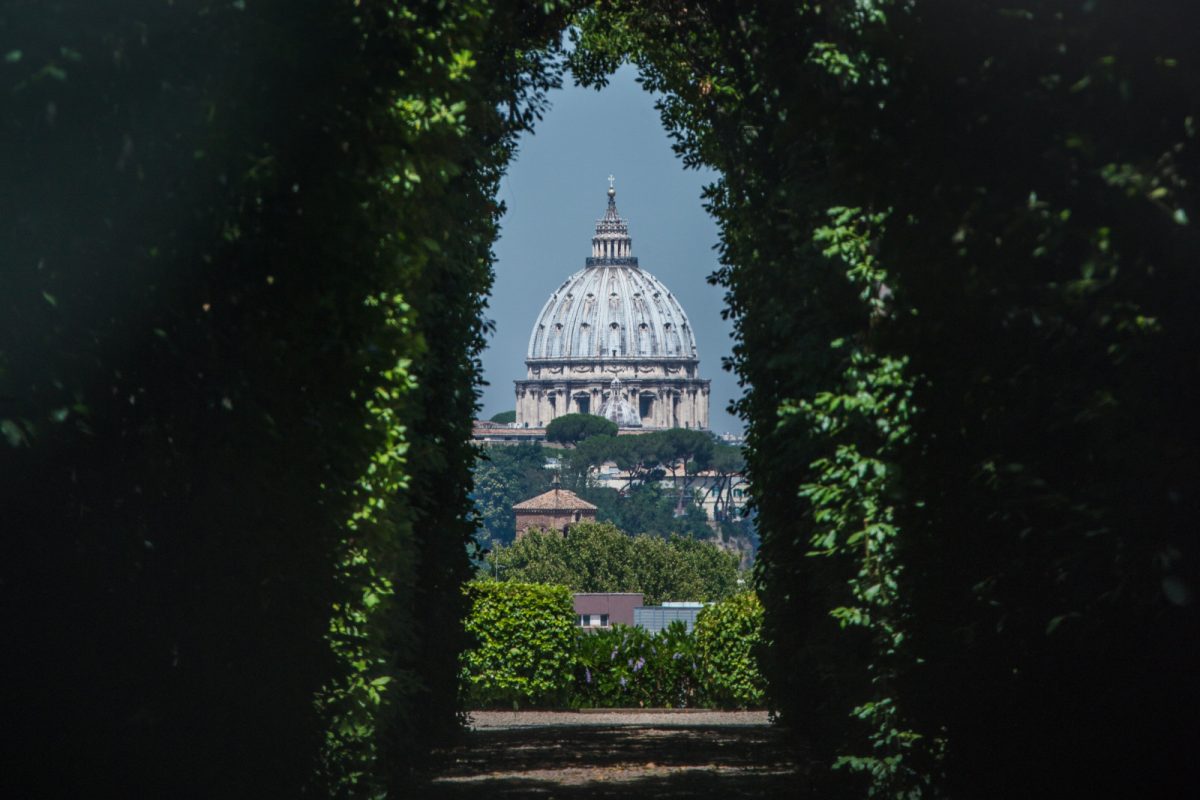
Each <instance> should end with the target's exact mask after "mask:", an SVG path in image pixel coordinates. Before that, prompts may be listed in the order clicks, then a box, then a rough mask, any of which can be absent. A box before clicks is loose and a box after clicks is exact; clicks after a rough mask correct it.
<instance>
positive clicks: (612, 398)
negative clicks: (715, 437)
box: [515, 186, 710, 430]
mask: <svg viewBox="0 0 1200 800" xmlns="http://www.w3.org/2000/svg"><path fill="white" fill-rule="evenodd" d="M699 367H700V359H699V355H698V354H697V351H696V338H695V336H694V335H693V333H692V327H691V323H690V322H689V321H688V318H687V314H685V313H684V311H683V306H681V305H680V304H679V301H678V300H677V299H676V298H675V297H674V295H672V294H671V292H670V291H669V290H668V289H667V287H666V286H664V285H663V284H662V282H660V281H659V280H658V279H657V278H655V277H654V276H653V275H651V274H650V273H649V272H646V271H644V270H643V269H641V268H640V267H639V265H638V260H637V257H636V256H634V255H633V240H632V239H631V238H630V236H629V226H628V225H627V224H626V222H625V220H623V219H622V218H621V216H620V214H618V213H617V203H616V190H615V189H613V188H612V187H611V186H609V189H608V210H607V211H606V212H605V214H604V216H603V217H602V218H601V219H599V220H598V221H597V222H596V233H595V236H594V237H593V238H592V255H591V256H590V257H589V258H588V259H587V261H586V264H585V266H584V268H583V269H582V270H580V271H579V272H576V273H575V274H574V275H572V276H571V277H569V278H567V280H566V281H565V282H564V283H563V284H562V286H560V287H558V289H556V290H555V291H554V292H553V293H552V294H551V295H550V298H549V299H548V300H547V301H546V304H545V306H544V307H543V308H542V312H541V314H539V315H538V318H537V320H536V321H535V322H534V325H533V331H532V332H531V333H530V336H529V349H528V351H527V354H526V359H525V369H526V376H525V379H524V380H519V381H515V384H516V402H517V427H521V428H542V427H545V426H546V425H547V424H548V423H549V422H550V421H551V420H553V419H555V418H556V417H560V416H563V415H564V414H597V415H600V416H604V417H607V418H608V419H611V420H613V421H614V422H616V423H617V424H618V425H619V426H620V427H622V428H627V429H628V428H635V429H636V428H641V429H661V428H700V429H703V430H707V429H708V425H709V423H708V400H709V383H710V382H709V381H707V380H705V379H703V378H701V377H700V376H699Z"/></svg>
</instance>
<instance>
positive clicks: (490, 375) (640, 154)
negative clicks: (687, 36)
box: [482, 66, 742, 433]
mask: <svg viewBox="0 0 1200 800" xmlns="http://www.w3.org/2000/svg"><path fill="white" fill-rule="evenodd" d="M635 76H636V71H635V70H634V69H633V68H632V67H628V66H626V67H622V68H621V70H620V71H619V72H617V74H616V75H614V76H613V79H612V81H611V82H610V83H609V85H608V86H607V87H606V88H604V89H602V90H601V91H599V92H597V91H595V90H594V89H584V88H581V87H576V86H570V85H568V86H566V87H564V88H563V89H562V90H560V91H558V92H555V93H554V94H553V95H552V97H551V102H552V103H553V105H552V107H551V109H550V110H549V112H548V113H547V114H546V116H545V118H544V119H543V120H542V121H541V122H540V123H539V124H538V125H537V126H536V130H535V132H534V133H533V134H526V135H525V136H524V137H523V138H522V139H521V142H520V149H519V151H518V153H517V158H516V160H515V162H514V163H512V164H511V165H510V166H509V169H508V174H507V175H506V176H505V177H504V179H503V180H502V182H501V184H500V199H501V200H503V201H504V203H505V205H506V207H507V212H506V213H505V215H504V217H503V219H502V220H501V235H500V240H499V241H498V242H497V244H496V247H495V252H496V283H495V286H494V287H493V290H492V297H491V300H490V301H489V309H488V316H489V318H490V319H492V320H493V321H494V322H495V325H496V330H495V332H494V333H493V334H492V335H491V337H490V339H489V343H488V348H487V350H486V351H485V352H484V354H483V369H484V379H485V380H486V381H487V382H488V383H489V384H490V385H488V386H485V387H484V391H483V413H482V417H483V418H484V419H487V418H488V417H490V416H492V415H493V414H497V413H499V412H501V411H507V410H510V409H512V408H514V407H515V399H514V390H513V381H514V380H517V379H519V378H523V377H524V376H525V351H526V348H527V347H528V346H529V334H530V331H531V329H532V327H533V324H534V321H535V320H536V319H537V315H538V313H539V312H540V311H541V310H542V306H543V305H544V304H545V302H546V299H547V298H548V297H549V296H550V293H551V292H553V291H554V290H555V289H557V288H558V286H559V285H560V284H561V283H562V282H563V281H564V280H566V279H567V277H568V276H570V275H571V274H572V273H574V272H577V271H578V270H580V269H583V263H584V259H585V258H586V257H587V256H589V255H590V254H591V243H592V234H593V232H594V230H595V226H596V220H597V219H598V218H600V217H602V216H603V215H604V209H605V207H606V205H607V202H608V197H607V195H606V194H605V193H606V192H607V191H608V176H609V175H610V174H611V175H612V176H613V177H614V178H615V179H616V181H615V186H616V190H617V209H618V210H619V211H620V213H621V216H622V217H624V218H625V220H626V222H628V223H629V234H630V236H631V237H632V238H633V254H634V255H635V256H637V257H638V262H639V265H640V266H641V268H642V269H643V270H646V271H647V272H650V273H651V274H652V275H654V276H655V277H657V278H658V279H659V280H661V281H662V282H663V283H664V284H666V286H667V288H668V289H670V290H671V291H672V292H673V293H674V295H675V297H676V298H678V299H679V302H680V303H681V304H682V305H683V310H684V311H685V312H686V313H687V315H688V319H689V320H691V323H692V330H693V331H695V334H696V347H697V349H698V350H699V354H700V376H701V377H704V378H709V379H711V380H712V399H711V402H710V412H709V413H710V424H711V427H712V430H713V431H714V432H716V433H724V432H740V431H741V430H742V426H741V423H740V422H739V421H738V420H737V419H736V418H735V417H733V416H732V415H730V414H729V413H728V412H727V411H726V407H727V406H728V405H729V402H730V400H732V399H733V398H734V397H735V396H736V395H737V394H738V392H739V390H738V386H737V381H736V379H735V378H734V377H733V376H732V375H731V374H730V373H727V372H725V371H724V370H722V369H721V360H722V358H724V357H726V356H728V355H730V349H731V345H732V340H731V338H730V334H731V331H732V326H731V325H730V323H728V322H726V321H725V320H723V319H721V308H722V307H723V305H724V302H723V300H722V294H723V293H722V290H721V289H720V288H718V287H714V286H710V285H709V284H708V282H707V281H706V278H707V277H708V276H709V275H710V274H711V273H712V272H713V271H714V270H716V268H717V266H718V264H717V253H716V251H715V250H714V249H713V248H714V246H715V245H716V244H717V240H718V232H717V226H716V223H715V222H713V220H712V219H711V218H710V217H709V216H708V214H706V213H705V211H704V208H703V206H702V205H701V200H700V193H701V189H702V188H703V186H704V185H705V184H706V183H710V182H712V180H713V178H714V175H713V173H711V172H699V171H696V170H685V169H684V168H683V164H682V162H681V161H680V160H679V159H678V158H676V156H675V154H674V153H673V152H672V151H671V145H670V140H669V139H668V138H667V135H666V133H665V132H664V131H663V128H662V125H661V123H660V122H659V117H658V112H657V111H655V109H654V98H653V97H652V96H651V95H650V94H649V93H648V92H646V91H644V90H643V89H642V88H641V86H639V85H638V84H637V82H636V81H635V80H634V78H635Z"/></svg>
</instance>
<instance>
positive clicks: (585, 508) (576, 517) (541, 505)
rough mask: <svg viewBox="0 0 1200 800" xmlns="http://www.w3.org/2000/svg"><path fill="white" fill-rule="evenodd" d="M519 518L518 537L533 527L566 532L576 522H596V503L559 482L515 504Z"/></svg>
mask: <svg viewBox="0 0 1200 800" xmlns="http://www.w3.org/2000/svg"><path fill="white" fill-rule="evenodd" d="M513 514H514V515H515V516H516V518H517V539H518V541H519V540H520V539H521V538H522V537H524V536H525V534H526V533H528V532H529V531H530V530H531V529H541V530H548V531H558V532H559V533H561V534H563V535H564V536H565V535H566V534H567V529H568V528H570V527H571V526H572V525H573V524H575V523H576V522H595V521H596V507H595V506H594V505H592V504H591V503H589V502H588V501H587V500H584V499H583V498H582V497H580V496H579V495H577V494H575V493H574V492H572V491H570V490H568V489H563V488H562V487H560V486H559V485H558V483H557V481H556V482H555V484H554V488H552V489H551V490H550V491H548V492H543V493H542V494H539V495H538V496H537V497H531V498H530V499H528V500H525V501H524V502H521V503H517V504H516V505H515V506H513Z"/></svg>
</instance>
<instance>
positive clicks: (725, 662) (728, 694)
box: [693, 592, 766, 708]
mask: <svg viewBox="0 0 1200 800" xmlns="http://www.w3.org/2000/svg"><path fill="white" fill-rule="evenodd" d="M762 626H763V607H762V604H761V603H760V602H759V601H758V595H756V594H754V593H753V592H745V593H743V594H739V595H737V596H736V597H731V598H729V599H728V600H726V601H724V602H721V603H717V604H716V605H712V606H708V607H707V608H705V609H704V610H703V611H701V612H700V615H699V616H698V617H697V618H696V629H695V631H693V636H694V637H695V640H696V645H695V646H696V655H697V660H698V661H699V664H700V673H699V676H698V678H699V681H700V684H701V685H702V686H703V687H704V691H705V693H706V697H707V699H708V701H709V702H710V703H711V704H712V705H715V706H720V707H722V708H725V707H730V706H736V707H738V708H751V707H759V706H761V705H762V704H763V701H764V700H765V697H766V695H765V690H766V684H765V681H764V680H763V676H762V673H761V672H759V669H758V652H757V651H758V648H759V645H760V643H761V641H762Z"/></svg>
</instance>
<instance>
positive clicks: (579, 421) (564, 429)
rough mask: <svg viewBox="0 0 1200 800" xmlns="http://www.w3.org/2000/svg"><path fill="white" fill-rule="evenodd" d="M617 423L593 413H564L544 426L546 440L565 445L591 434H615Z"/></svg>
mask: <svg viewBox="0 0 1200 800" xmlns="http://www.w3.org/2000/svg"><path fill="white" fill-rule="evenodd" d="M616 435H617V423H615V422H613V421H612V420H607V419H605V418H604V417H598V416H596V415H595V414H564V415H563V416H561V417H555V418H554V419H552V420H550V424H549V425H547V426H546V441H548V442H556V443H558V444H564V445H567V446H571V445H575V444H578V443H579V442H581V441H583V440H584V439H588V438H591V437H593V436H616Z"/></svg>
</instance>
